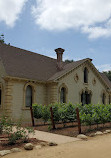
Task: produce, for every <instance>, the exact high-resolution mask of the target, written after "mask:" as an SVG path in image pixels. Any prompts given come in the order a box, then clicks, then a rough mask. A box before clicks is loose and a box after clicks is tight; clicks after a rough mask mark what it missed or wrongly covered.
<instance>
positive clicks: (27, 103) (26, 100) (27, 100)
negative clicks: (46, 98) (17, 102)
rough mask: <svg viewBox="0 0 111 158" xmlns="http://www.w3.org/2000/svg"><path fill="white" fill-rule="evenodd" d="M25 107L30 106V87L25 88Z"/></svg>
mask: <svg viewBox="0 0 111 158" xmlns="http://www.w3.org/2000/svg"><path fill="white" fill-rule="evenodd" d="M25 105H26V107H31V106H32V87H31V86H30V85H28V86H27V88H26V96H25Z"/></svg>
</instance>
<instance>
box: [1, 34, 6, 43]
mask: <svg viewBox="0 0 111 158" xmlns="http://www.w3.org/2000/svg"><path fill="white" fill-rule="evenodd" d="M0 43H1V44H3V43H5V41H4V34H1V35H0Z"/></svg>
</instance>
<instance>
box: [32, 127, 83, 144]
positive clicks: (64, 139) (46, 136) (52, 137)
mask: <svg viewBox="0 0 111 158" xmlns="http://www.w3.org/2000/svg"><path fill="white" fill-rule="evenodd" d="M30 137H33V138H37V139H39V140H43V141H48V142H55V143H57V144H64V143H69V142H75V141H78V140H80V139H78V138H74V137H69V136H63V135H58V134H53V133H48V132H43V131H38V130H35V135H34V136H32V135H31V136H30Z"/></svg>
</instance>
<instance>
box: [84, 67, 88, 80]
mask: <svg viewBox="0 0 111 158" xmlns="http://www.w3.org/2000/svg"><path fill="white" fill-rule="evenodd" d="M84 83H88V70H87V68H86V67H85V69H84Z"/></svg>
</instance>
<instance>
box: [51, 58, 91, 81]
mask: <svg viewBox="0 0 111 158" xmlns="http://www.w3.org/2000/svg"><path fill="white" fill-rule="evenodd" d="M87 60H91V59H89V58H86V59H82V60H78V61H74V62H72V63H69V64H66V65H64V67H63V70H61V71H59V72H56V73H55V74H54V75H53V76H51V78H49V79H48V81H50V80H56V79H58V78H60V77H61V76H63V75H64V74H66V73H68V72H69V71H71V70H73V69H75V68H76V67H78V66H79V65H81V64H82V63H84V62H85V61H87Z"/></svg>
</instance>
